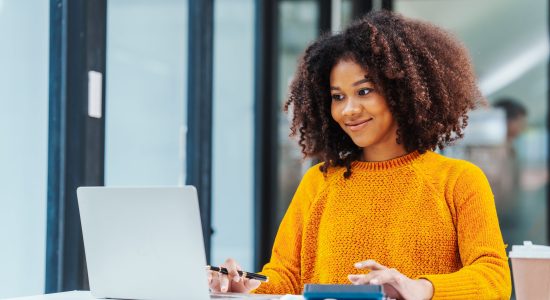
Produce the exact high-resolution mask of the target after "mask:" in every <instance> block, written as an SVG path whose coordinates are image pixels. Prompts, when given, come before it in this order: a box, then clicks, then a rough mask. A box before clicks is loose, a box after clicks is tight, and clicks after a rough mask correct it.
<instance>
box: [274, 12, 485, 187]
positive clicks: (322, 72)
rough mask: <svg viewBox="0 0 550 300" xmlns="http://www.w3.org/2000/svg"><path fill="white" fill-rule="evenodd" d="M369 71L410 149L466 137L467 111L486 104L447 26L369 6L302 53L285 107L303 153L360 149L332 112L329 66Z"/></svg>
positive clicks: (346, 158)
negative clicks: (355, 65) (346, 65)
mask: <svg viewBox="0 0 550 300" xmlns="http://www.w3.org/2000/svg"><path fill="white" fill-rule="evenodd" d="M347 59H350V60H353V61H355V62H356V63H358V64H360V65H361V66H362V67H363V68H365V69H366V70H368V72H369V77H371V78H372V80H373V82H374V84H375V85H376V86H377V88H378V90H379V91H380V92H381V93H382V95H383V96H384V97H385V99H386V101H387V104H388V107H389V109H390V112H391V113H392V115H393V117H394V119H395V120H396V121H397V125H398V130H397V143H400V144H402V145H404V147H405V150H406V151H407V152H411V151H415V150H417V151H419V152H420V153H424V152H426V151H427V150H434V149H435V148H440V149H443V148H444V147H445V146H446V145H449V144H451V143H452V142H454V141H455V140H457V139H460V138H461V137H462V136H463V129H464V128H465V127H466V125H467V120H468V117H467V115H466V113H467V112H468V111H469V110H470V109H473V108H475V107H476V106H477V104H479V103H485V100H484V99H483V98H482V96H481V93H480V91H479V89H478V87H477V84H476V78H475V75H474V71H473V67H472V64H471V61H470V57H469V55H468V52H467V50H466V49H465V47H464V46H463V45H462V44H461V43H460V42H459V41H458V40H457V39H456V38H455V37H454V36H452V35H451V34H449V33H448V32H446V31H444V30H442V29H440V28H438V27H436V26H434V25H432V24H430V23H426V22H422V21H418V20H411V19H408V18H405V17H403V16H401V15H399V14H397V13H392V12H389V11H376V12H371V13H369V14H367V15H366V16H364V17H363V18H361V19H360V20H358V21H356V22H354V23H352V24H351V25H350V26H349V27H348V28H347V29H345V30H344V31H343V32H341V33H337V34H333V35H324V36H322V37H320V38H319V39H318V40H316V41H315V42H313V44H311V45H310V46H309V47H308V48H307V49H306V50H305V53H304V55H303V57H302V58H301V59H300V62H299V66H298V69H297V71H296V74H295V76H294V79H293V81H292V83H291V85H290V92H289V96H288V100H287V102H286V104H285V107H284V110H285V112H288V111H289V110H290V111H291V116H292V122H291V128H290V129H291V134H290V135H291V136H295V135H299V142H298V143H299V145H300V146H301V148H302V153H303V154H304V156H306V157H314V158H317V159H320V160H321V161H323V162H324V164H322V165H321V170H322V171H323V172H324V173H326V172H327V170H328V168H329V167H331V166H345V167H346V172H345V173H344V177H346V178H348V177H349V176H350V175H351V163H352V162H353V161H354V160H358V159H359V158H360V155H361V149H360V148H359V147H358V146H357V145H355V144H354V143H353V141H352V140H351V138H350V137H349V136H348V135H347V134H346V133H345V132H344V131H343V130H342V129H341V128H340V126H339V125H338V124H337V123H336V121H334V120H333V119H332V117H331V95H330V72H331V70H332V68H333V67H334V65H336V64H337V63H338V62H339V61H341V60H347Z"/></svg>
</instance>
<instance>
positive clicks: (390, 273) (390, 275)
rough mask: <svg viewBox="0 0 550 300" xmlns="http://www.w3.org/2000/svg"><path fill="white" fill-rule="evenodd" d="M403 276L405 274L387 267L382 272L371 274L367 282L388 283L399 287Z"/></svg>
mask: <svg viewBox="0 0 550 300" xmlns="http://www.w3.org/2000/svg"><path fill="white" fill-rule="evenodd" d="M404 278H405V275H403V274H401V273H399V272H398V271H397V270H395V269H387V270H384V271H382V272H378V273H376V274H375V275H374V276H372V278H371V279H370V281H369V283H370V284H390V285H392V286H394V287H395V288H397V289H400V288H401V284H402V282H403V279H404Z"/></svg>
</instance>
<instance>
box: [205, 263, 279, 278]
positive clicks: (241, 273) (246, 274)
mask: <svg viewBox="0 0 550 300" xmlns="http://www.w3.org/2000/svg"><path fill="white" fill-rule="evenodd" d="M206 269H207V270H210V271H216V272H220V273H222V274H225V275H229V273H228V272H227V269H226V268H222V267H212V266H206ZM237 272H238V273H239V276H241V277H243V276H244V277H246V278H248V279H256V280H259V281H263V282H268V281H269V277H267V276H264V275H262V274H256V273H252V272H244V271H237Z"/></svg>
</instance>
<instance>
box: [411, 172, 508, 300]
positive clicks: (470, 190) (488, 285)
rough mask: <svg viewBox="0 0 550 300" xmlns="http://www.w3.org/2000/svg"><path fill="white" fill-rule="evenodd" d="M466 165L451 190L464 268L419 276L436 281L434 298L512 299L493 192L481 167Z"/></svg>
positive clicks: (434, 282)
mask: <svg viewBox="0 0 550 300" xmlns="http://www.w3.org/2000/svg"><path fill="white" fill-rule="evenodd" d="M465 164H466V165H465V168H464V169H463V170H462V172H461V173H460V175H459V176H458V178H457V179H456V182H455V184H454V187H450V189H451V190H450V192H449V193H450V195H449V196H450V197H453V201H454V206H455V209H456V214H455V215H456V217H455V220H456V230H457V236H458V247H459V252H460V259H461V262H462V265H463V267H462V269H460V270H459V271H457V272H454V273H451V274H436V275H423V276H419V277H420V278H425V279H427V280H429V281H430V282H431V283H432V284H433V287H434V297H433V298H434V299H510V294H511V279H510V269H509V266H508V259H507V257H506V251H505V247H506V246H505V245H504V242H503V240H502V234H501V232H500V228H499V224H498V218H497V214H496V209H495V202H494V198H493V194H492V192H491V188H490V186H489V183H488V181H487V178H486V177H485V175H484V174H483V172H482V171H481V169H479V168H478V167H476V166H475V165H473V164H470V163H466V162H465Z"/></svg>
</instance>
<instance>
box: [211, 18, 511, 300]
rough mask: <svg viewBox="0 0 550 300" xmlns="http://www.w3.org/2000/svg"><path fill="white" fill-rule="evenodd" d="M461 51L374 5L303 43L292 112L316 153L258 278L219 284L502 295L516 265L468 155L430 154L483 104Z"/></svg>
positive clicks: (217, 281)
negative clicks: (333, 285)
mask: <svg viewBox="0 0 550 300" xmlns="http://www.w3.org/2000/svg"><path fill="white" fill-rule="evenodd" d="M482 101H483V100H482V98H481V95H480V92H479V90H478V88H477V86H476V82H475V76H474V73H473V68H472V65H471V63H470V60H469V56H468V53H467V51H466V50H465V49H464V47H463V46H462V45H461V44H460V43H459V42H457V40H456V39H455V38H454V37H452V36H451V35H450V34H448V33H447V32H445V31H443V30H441V29H439V28H437V27H435V26H433V25H431V24H428V23H424V22H420V21H416V20H411V19H407V18H404V17H402V16H400V15H398V14H395V13H391V12H385V11H379V12H373V13H370V14H368V15H366V16H365V17H364V18H363V19H361V20H359V21H357V22H355V23H354V24H352V25H351V26H350V27H348V28H347V29H346V30H345V31H344V32H342V33H339V34H335V35H330V36H325V37H322V38H320V39H319V40H317V41H316V42H314V43H313V44H312V45H311V46H309V47H308V48H307V50H306V51H305V54H304V56H303V58H302V60H301V62H300V65H299V67H298V70H297V72H296V75H295V78H294V81H293V83H292V85H291V87H290V95H289V98H288V102H287V104H286V107H285V109H286V110H291V112H292V117H293V119H292V127H291V129H292V134H295V135H298V136H299V144H300V146H301V147H302V151H303V153H304V155H306V156H310V157H316V158H319V159H320V160H321V161H322V163H320V164H319V165H317V166H314V167H312V168H311V169H310V170H309V171H308V172H307V173H306V174H305V175H304V177H303V179H302V182H301V183H300V185H299V187H298V189H297V191H296V194H295V196H294V198H293V200H292V202H291V204H290V207H289V208H288V211H287V213H286V215H285V217H284V219H283V221H282V223H281V225H280V228H279V231H278V234H277V238H276V239H275V244H274V247H273V252H272V256H271V260H270V262H269V263H268V264H266V265H265V266H264V268H263V270H262V273H263V274H265V275H267V276H269V278H270V281H269V282H267V283H262V284H261V285H260V284H259V282H257V281H254V280H248V279H245V278H239V276H238V274H237V273H236V270H238V269H239V267H238V264H237V262H235V261H234V260H232V259H228V260H227V261H226V262H225V263H224V265H223V266H225V267H227V268H228V269H229V271H230V272H229V273H230V275H229V276H225V275H221V276H218V275H217V274H213V273H212V274H210V276H209V280H210V287H211V289H213V290H216V291H220V290H221V291H233V292H250V291H254V292H255V293H269V294H285V293H292V294H300V293H301V292H302V289H303V285H304V284H306V283H340V284H345V283H352V284H382V285H384V289H385V291H386V294H387V295H388V296H390V297H392V298H400V299H430V298H440V299H444V298H462V299H507V298H509V297H510V293H511V283H510V270H509V268H508V263H507V257H506V252H505V245H504V243H503V241H502V235H501V233H500V229H499V225H498V219H497V215H496V211H495V205H494V200H493V195H492V193H491V189H490V187H489V184H488V182H487V179H486V178H485V176H484V174H483V173H482V171H481V170H480V169H479V168H477V167H476V166H474V165H473V164H471V163H468V162H466V161H461V160H455V159H450V158H446V157H444V156H442V155H439V154H436V153H434V152H432V151H433V150H435V149H436V148H440V149H442V148H444V147H445V146H446V145H448V144H450V143H452V142H453V141H455V140H456V139H458V138H461V137H462V134H463V129H464V128H465V127H466V125H467V116H466V113H467V112H468V111H469V110H470V109H473V108H474V107H475V106H476V104H477V103H478V102H482Z"/></svg>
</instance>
